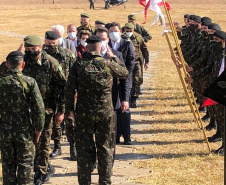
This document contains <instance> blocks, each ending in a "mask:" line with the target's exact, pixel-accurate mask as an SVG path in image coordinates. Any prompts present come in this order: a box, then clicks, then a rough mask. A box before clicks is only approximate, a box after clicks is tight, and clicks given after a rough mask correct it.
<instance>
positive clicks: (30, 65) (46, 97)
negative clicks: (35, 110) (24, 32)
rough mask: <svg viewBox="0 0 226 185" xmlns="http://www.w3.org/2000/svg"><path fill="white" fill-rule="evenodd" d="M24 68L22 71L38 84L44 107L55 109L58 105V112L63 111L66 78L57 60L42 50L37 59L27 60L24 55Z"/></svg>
mask: <svg viewBox="0 0 226 185" xmlns="http://www.w3.org/2000/svg"><path fill="white" fill-rule="evenodd" d="M24 60H25V63H26V65H25V68H24V69H23V73H24V74H25V75H27V76H31V77H33V78H34V79H35V80H36V81H37V83H38V86H39V89H40V91H41V94H42V98H43V101H44V104H45V108H51V109H52V110H55V109H56V107H58V111H59V112H64V111H65V102H64V87H65V84H66V78H65V76H64V73H63V70H62V67H61V66H60V64H59V62H58V61H57V60H56V59H54V58H53V57H51V56H50V55H48V54H47V53H46V52H45V51H42V54H41V57H40V59H38V61H36V60H33V61H29V60H28V59H27V57H26V55H25V57H24Z"/></svg>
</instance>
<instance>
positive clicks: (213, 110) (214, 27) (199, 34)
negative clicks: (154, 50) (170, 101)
mask: <svg viewBox="0 0 226 185" xmlns="http://www.w3.org/2000/svg"><path fill="white" fill-rule="evenodd" d="M184 22H185V26H182V27H181V26H180V25H179V24H178V23H175V24H176V25H177V34H178V38H179V39H180V40H181V44H180V46H181V50H182V53H183V56H184V59H185V62H186V63H187V65H186V70H187V72H188V73H189V76H188V77H186V79H185V80H186V82H187V83H191V85H192V87H193V90H194V93H195V96H196V97H197V103H199V104H200V107H199V111H200V112H206V115H205V116H204V117H203V118H202V120H204V121H210V122H209V124H208V125H207V126H206V130H207V131H209V130H212V129H217V132H216V134H214V135H213V136H212V137H208V140H209V142H217V141H221V140H222V138H224V106H223V105H221V104H216V105H213V104H212V103H208V102H209V99H208V98H207V97H205V96H204V95H203V93H204V91H205V90H206V89H207V88H208V87H209V86H210V85H211V84H212V83H213V82H214V81H215V80H216V79H217V78H218V76H220V75H221V73H222V72H223V71H224V69H225V67H226V65H225V39H226V35H225V32H224V31H222V30H221V28H220V26H219V25H218V24H216V23H212V20H211V19H210V18H209V17H202V18H201V17H200V16H197V15H188V14H186V15H184ZM175 51H176V52H177V49H175ZM177 66H178V67H180V61H178V63H177ZM207 104H208V105H210V106H207V107H206V108H205V107H204V106H205V105H207ZM213 152H215V153H219V154H221V155H224V139H223V143H222V146H221V147H220V148H219V149H217V150H215V151H213Z"/></svg>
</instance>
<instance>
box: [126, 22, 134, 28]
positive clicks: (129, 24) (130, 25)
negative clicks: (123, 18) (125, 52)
mask: <svg viewBox="0 0 226 185" xmlns="http://www.w3.org/2000/svg"><path fill="white" fill-rule="evenodd" d="M125 28H126V29H134V25H133V24H132V23H126V24H125Z"/></svg>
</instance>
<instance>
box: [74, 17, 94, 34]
mask: <svg viewBox="0 0 226 185" xmlns="http://www.w3.org/2000/svg"><path fill="white" fill-rule="evenodd" d="M82 30H88V31H90V32H91V33H92V34H93V35H94V34H95V27H93V26H91V25H90V16H89V14H87V13H82V14H81V26H79V27H78V28H77V31H78V37H79V34H80V31H82Z"/></svg>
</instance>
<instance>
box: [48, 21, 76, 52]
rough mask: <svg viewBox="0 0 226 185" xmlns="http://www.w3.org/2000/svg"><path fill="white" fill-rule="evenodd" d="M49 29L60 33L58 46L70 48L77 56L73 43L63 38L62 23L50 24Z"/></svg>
mask: <svg viewBox="0 0 226 185" xmlns="http://www.w3.org/2000/svg"><path fill="white" fill-rule="evenodd" d="M51 31H54V32H56V33H57V34H58V35H60V38H59V39H58V42H59V45H60V46H62V47H63V48H67V49H70V50H71V51H72V52H73V53H74V54H75V56H77V51H76V49H75V46H74V43H73V42H72V41H71V40H69V39H64V27H63V26H62V25H59V24H57V25H54V26H52V28H51Z"/></svg>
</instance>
